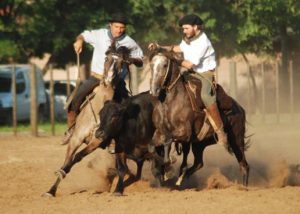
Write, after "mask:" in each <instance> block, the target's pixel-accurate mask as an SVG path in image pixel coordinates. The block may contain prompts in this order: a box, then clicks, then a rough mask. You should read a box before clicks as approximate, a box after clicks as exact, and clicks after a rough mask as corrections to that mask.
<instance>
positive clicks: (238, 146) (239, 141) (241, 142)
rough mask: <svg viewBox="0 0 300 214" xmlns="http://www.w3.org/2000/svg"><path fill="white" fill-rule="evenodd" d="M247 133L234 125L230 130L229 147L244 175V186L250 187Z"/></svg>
mask: <svg viewBox="0 0 300 214" xmlns="http://www.w3.org/2000/svg"><path fill="white" fill-rule="evenodd" d="M244 133H245V131H244V129H243V130H241V127H240V126H238V125H236V124H233V125H232V127H231V128H230V129H229V130H228V140H229V146H230V147H231V149H232V151H233V153H234V155H235V157H236V159H237V161H238V163H239V165H240V171H241V174H242V183H243V185H245V186H247V185H248V179H249V170H250V168H249V165H248V163H247V160H246V156H245V138H244V136H245V134H244Z"/></svg>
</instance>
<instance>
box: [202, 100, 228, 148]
mask: <svg viewBox="0 0 300 214" xmlns="http://www.w3.org/2000/svg"><path fill="white" fill-rule="evenodd" d="M206 110H207V113H208V114H209V116H210V117H211V119H210V117H208V118H209V119H210V122H211V124H212V126H213V128H214V130H215V132H216V134H217V136H218V142H217V143H218V144H220V145H223V146H226V145H227V134H226V133H225V132H224V128H223V127H224V125H223V121H222V119H221V116H220V112H219V109H218V106H217V104H216V103H214V104H212V105H210V106H208V107H207V108H206ZM211 120H212V121H211Z"/></svg>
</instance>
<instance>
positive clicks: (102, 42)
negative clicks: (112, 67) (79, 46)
mask: <svg viewBox="0 0 300 214" xmlns="http://www.w3.org/2000/svg"><path fill="white" fill-rule="evenodd" d="M81 35H82V36H83V38H84V41H85V42H87V43H89V44H91V45H92V46H93V48H94V52H93V58H92V64H91V70H92V71H93V72H95V73H97V74H103V71H104V62H105V52H106V51H107V50H108V48H109V46H110V45H111V42H112V40H111V38H110V37H109V35H108V29H106V28H101V29H98V30H91V31H87V30H86V31H84V32H83V33H82V34H81ZM116 46H117V48H118V47H120V46H126V47H127V48H129V50H130V57H132V58H138V59H141V60H142V59H143V51H142V49H141V48H140V47H139V45H138V44H137V43H136V42H135V41H134V40H133V39H132V38H131V37H130V36H128V35H126V36H125V37H124V38H123V39H121V40H119V41H117V42H116Z"/></svg>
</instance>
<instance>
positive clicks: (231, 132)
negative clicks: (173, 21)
mask: <svg viewBox="0 0 300 214" xmlns="http://www.w3.org/2000/svg"><path fill="white" fill-rule="evenodd" d="M178 59H179V58H178V56H177V55H176V54H175V53H174V52H168V51H166V50H163V49H158V50H155V51H154V52H153V53H152V54H151V56H150V68H151V80H150V92H151V94H152V95H154V96H156V97H159V96H160V97H162V98H161V99H160V100H161V102H160V103H159V104H158V105H157V106H156V107H155V109H154V112H153V122H154V125H155V128H156V131H155V133H154V136H153V142H154V143H155V145H154V146H160V145H164V146H165V148H168V147H169V146H170V145H171V143H172V142H175V144H176V146H177V145H180V144H179V143H181V145H182V152H183V162H182V164H181V166H180V171H179V178H178V180H177V183H176V184H177V185H180V184H181V183H182V181H183V179H186V178H188V177H189V176H191V175H192V174H193V173H194V172H195V171H197V170H199V169H200V168H202V167H203V152H204V149H205V148H206V146H208V145H212V144H215V143H216V140H215V135H214V132H213V129H212V126H211V124H210V123H209V122H207V121H209V120H208V119H207V118H206V114H205V112H204V110H205V109H204V105H203V103H202V101H201V99H200V98H199V97H197V96H198V95H200V89H201V81H200V80H198V79H197V78H195V77H192V76H191V75H189V74H184V75H182V74H181V71H180V66H179V65H178ZM216 93H217V103H218V106H219V109H220V112H221V116H222V120H223V123H224V129H225V131H226V132H227V137H228V147H227V150H228V152H229V153H234V155H235V157H236V159H237V161H238V163H239V166H240V171H241V174H242V182H243V184H244V185H247V184H248V177H249V165H248V163H247V161H246V157H245V150H246V149H247V148H248V147H249V143H248V142H245V138H246V137H245V123H246V116H245V111H244V109H243V108H242V107H241V106H240V105H239V104H238V103H237V102H236V101H235V100H234V99H233V98H231V97H230V96H228V95H227V94H226V93H225V92H224V90H223V89H222V87H221V86H220V85H217V88H216ZM162 95H164V96H162ZM190 146H192V152H193V155H194V163H193V165H192V166H191V167H190V168H188V169H186V167H187V156H188V153H189V150H190ZM165 154H167V153H165ZM165 161H168V157H167V156H166V157H165Z"/></svg>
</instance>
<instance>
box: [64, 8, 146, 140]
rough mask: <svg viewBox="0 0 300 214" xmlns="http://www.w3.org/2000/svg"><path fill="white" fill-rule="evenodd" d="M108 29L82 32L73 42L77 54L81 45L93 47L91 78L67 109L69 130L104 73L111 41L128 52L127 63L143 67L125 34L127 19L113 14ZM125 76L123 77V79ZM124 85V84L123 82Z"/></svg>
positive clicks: (136, 47)
mask: <svg viewBox="0 0 300 214" xmlns="http://www.w3.org/2000/svg"><path fill="white" fill-rule="evenodd" d="M108 22H109V26H108V28H101V29H96V30H91V31H88V30H86V31H84V32H83V33H81V34H80V35H79V36H77V38H76V41H75V42H74V50H75V52H76V53H77V54H79V53H81V51H82V46H83V43H84V42H86V43H88V44H90V45H92V46H93V48H94V51H93V57H92V63H91V76H90V77H89V78H87V79H86V80H85V81H83V82H82V83H81V84H80V86H79V88H78V91H77V93H76V94H75V96H74V98H73V100H72V102H71V104H70V106H69V108H68V116H67V122H68V126H69V128H70V127H71V126H72V125H73V124H74V123H75V119H76V116H77V114H78V113H79V107H80V105H81V103H82V102H83V101H84V99H85V97H86V96H87V95H88V94H89V93H91V92H92V91H93V89H94V88H95V87H96V86H97V85H99V83H100V80H101V78H102V74H103V71H104V62H105V57H106V55H105V52H106V51H107V50H108V48H109V46H110V45H111V44H112V41H115V42H116V43H115V44H116V47H117V48H118V47H120V46H125V47H127V48H129V50H130V58H129V62H130V63H132V64H134V65H135V66H137V67H142V66H143V51H142V49H141V48H140V47H139V45H138V44H137V43H136V42H135V41H134V40H133V39H132V38H131V37H129V36H128V35H127V34H126V33H125V30H126V25H127V24H128V20H127V18H126V17H125V16H124V15H123V14H121V13H115V14H113V15H112V16H111V17H110V19H109V20H108ZM125 76H126V72H125V75H124V76H123V77H124V78H125ZM124 85H125V82H124ZM71 134H72V133H71V132H67V133H66V136H65V139H64V141H65V142H66V141H68V139H69V137H70V136H71Z"/></svg>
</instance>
